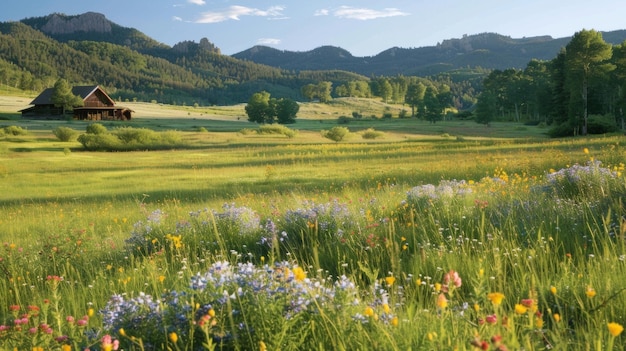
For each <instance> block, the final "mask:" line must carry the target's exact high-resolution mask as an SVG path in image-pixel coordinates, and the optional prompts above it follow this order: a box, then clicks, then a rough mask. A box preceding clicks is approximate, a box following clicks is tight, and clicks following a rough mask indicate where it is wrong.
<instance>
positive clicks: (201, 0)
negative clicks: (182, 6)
mask: <svg viewBox="0 0 626 351" xmlns="http://www.w3.org/2000/svg"><path fill="white" fill-rule="evenodd" d="M187 2H188V3H190V4H194V5H200V6H202V5H205V4H206V1H204V0H187Z"/></svg>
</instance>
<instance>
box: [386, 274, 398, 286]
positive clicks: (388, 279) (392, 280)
mask: <svg viewBox="0 0 626 351" xmlns="http://www.w3.org/2000/svg"><path fill="white" fill-rule="evenodd" d="M385 282H386V283H387V286H392V285H393V283H395V282H396V277H393V276H390V277H386V278H385Z"/></svg>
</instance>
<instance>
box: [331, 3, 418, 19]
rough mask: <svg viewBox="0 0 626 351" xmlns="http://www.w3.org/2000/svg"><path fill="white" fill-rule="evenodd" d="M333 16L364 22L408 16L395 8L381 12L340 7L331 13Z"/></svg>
mask: <svg viewBox="0 0 626 351" xmlns="http://www.w3.org/2000/svg"><path fill="white" fill-rule="evenodd" d="M333 15H335V16H336V17H339V18H347V19H356V20H362V21H366V20H372V19H377V18H384V17H396V16H408V15H409V13H407V12H402V11H400V10H399V9H397V8H385V9H383V10H382V11H379V10H373V9H368V8H357V7H350V6H341V7H339V8H338V9H337V10H334V11H333Z"/></svg>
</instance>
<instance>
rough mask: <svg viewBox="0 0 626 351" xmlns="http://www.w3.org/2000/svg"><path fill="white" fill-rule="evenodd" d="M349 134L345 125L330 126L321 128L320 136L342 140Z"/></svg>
mask: <svg viewBox="0 0 626 351" xmlns="http://www.w3.org/2000/svg"><path fill="white" fill-rule="evenodd" d="M348 134H350V130H349V129H348V128H346V127H332V128H331V129H330V130H323V131H322V136H323V137H324V138H326V139H330V140H332V141H335V142H340V141H342V140H343V139H344V138H345V137H346V136H348Z"/></svg>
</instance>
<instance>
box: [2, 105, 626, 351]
mask: <svg viewBox="0 0 626 351" xmlns="http://www.w3.org/2000/svg"><path fill="white" fill-rule="evenodd" d="M28 101H29V99H27V98H20V97H14V96H3V97H1V98H0V116H1V117H2V118H3V119H2V120H0V128H5V127H9V126H15V127H19V129H20V130H22V131H24V132H23V133H21V134H20V133H17V135H14V134H10V133H6V132H5V133H3V134H2V136H1V137H0V180H1V181H0V213H1V215H0V245H1V247H0V350H14V349H17V350H64V351H65V350H85V349H89V350H112V349H124V350H205V349H208V350H501V351H502V350H610V349H613V350H623V349H625V346H624V345H625V344H626V343H625V342H624V340H623V338H624V337H625V336H624V335H623V334H621V332H622V329H623V328H622V326H623V325H625V324H626V292H625V290H626V283H624V279H623V277H624V275H625V274H626V262H624V261H626V251H625V246H624V238H625V235H626V209H625V207H624V206H625V205H624V203H623V202H624V198H625V195H626V182H625V180H626V179H625V178H624V173H623V171H624V162H625V160H626V157H625V156H626V150H625V149H624V140H625V139H624V136H623V135H605V136H594V137H586V138H582V137H581V138H568V139H548V138H547V137H546V136H545V133H546V129H545V128H541V127H540V126H526V125H522V124H519V123H505V122H498V123H493V124H492V125H491V126H489V127H486V126H483V125H479V124H476V123H475V122H473V121H463V120H448V121H441V122H438V123H436V124H431V123H428V122H425V121H419V120H416V119H412V118H405V119H400V118H397V115H398V112H399V111H400V110H402V109H403V108H402V106H393V105H385V104H382V103H378V102H374V101H371V100H357V99H337V100H336V101H334V102H333V103H331V104H328V105H321V104H304V105H302V107H301V110H300V111H301V112H300V113H299V117H298V120H297V122H296V123H295V124H293V125H289V126H288V128H289V129H290V130H291V131H294V132H295V133H294V135H291V136H286V135H284V134H271V133H260V127H259V126H258V125H256V124H252V123H249V122H247V120H246V116H245V112H244V109H243V105H241V106H230V107H185V106H162V105H158V104H145V103H128V104H122V105H128V106H129V107H130V108H132V109H133V110H134V111H135V117H134V118H133V120H132V121H130V122H127V123H121V122H102V123H101V124H102V125H103V126H104V127H105V128H106V129H107V130H108V131H115V130H118V129H119V128H120V127H131V128H135V129H149V130H151V131H155V132H162V133H165V132H172V133H176V136H177V137H178V138H179V139H178V142H177V143H176V144H175V146H172V147H168V148H160V149H159V150H149V149H150V147H145V148H143V149H142V148H141V147H140V148H136V149H133V151H116V152H109V151H87V150H85V149H84V148H83V145H82V144H81V143H80V142H79V141H77V140H72V141H68V142H62V141H60V140H59V139H58V138H57V137H55V135H54V133H53V130H55V128H58V127H67V128H71V129H73V130H75V131H76V132H77V134H83V133H85V131H86V128H87V126H88V125H89V123H87V122H79V121H34V120H33V121H27V120H21V119H19V116H17V114H16V113H15V111H17V110H18V109H19V108H21V107H23V106H25V105H24V104H27V103H28ZM352 111H359V112H360V113H361V114H362V115H363V116H364V118H361V119H356V120H355V119H349V121H347V122H346V121H345V120H343V119H342V118H341V117H342V116H351V113H352ZM385 112H391V113H392V114H393V116H394V117H393V118H390V119H389V118H387V119H382V118H380V116H382V115H383V113H385ZM372 116H378V117H376V118H374V117H372ZM339 123H342V124H339ZM337 126H342V127H346V128H348V129H349V131H350V133H349V135H348V136H347V137H346V138H345V139H344V140H341V141H339V142H335V141H331V140H329V139H327V138H324V137H323V136H322V131H326V130H330V129H331V128H333V127H337ZM368 130H369V131H370V132H371V131H376V132H378V133H377V134H376V138H373V139H371V138H370V139H368V138H366V137H364V136H365V135H366V133H367V131H368Z"/></svg>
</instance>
